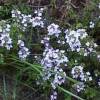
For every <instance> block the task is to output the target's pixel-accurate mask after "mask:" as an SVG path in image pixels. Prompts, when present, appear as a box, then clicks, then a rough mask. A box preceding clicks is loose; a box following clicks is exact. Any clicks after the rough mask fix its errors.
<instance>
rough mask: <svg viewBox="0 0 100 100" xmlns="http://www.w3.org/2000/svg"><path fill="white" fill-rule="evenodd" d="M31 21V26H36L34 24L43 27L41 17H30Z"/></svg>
mask: <svg viewBox="0 0 100 100" xmlns="http://www.w3.org/2000/svg"><path fill="white" fill-rule="evenodd" d="M31 22H32V26H33V27H36V26H40V27H44V22H43V21H42V18H41V17H33V18H32V19H31Z"/></svg>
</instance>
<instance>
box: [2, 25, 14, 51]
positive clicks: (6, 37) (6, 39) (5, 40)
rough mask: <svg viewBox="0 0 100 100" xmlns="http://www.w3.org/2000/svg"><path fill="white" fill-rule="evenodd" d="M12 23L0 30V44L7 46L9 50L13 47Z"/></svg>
mask: <svg viewBox="0 0 100 100" xmlns="http://www.w3.org/2000/svg"><path fill="white" fill-rule="evenodd" d="M10 27H11V26H10V25H9V24H7V25H6V26H4V27H3V28H2V30H1V32H0V46H1V47H6V48H7V50H10V49H11V48H12V39H11V38H10V34H9V33H10Z"/></svg>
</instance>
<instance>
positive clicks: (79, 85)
mask: <svg viewBox="0 0 100 100" xmlns="http://www.w3.org/2000/svg"><path fill="white" fill-rule="evenodd" d="M74 87H75V89H76V91H77V92H81V91H83V90H85V85H84V83H83V82H78V83H77V84H74Z"/></svg>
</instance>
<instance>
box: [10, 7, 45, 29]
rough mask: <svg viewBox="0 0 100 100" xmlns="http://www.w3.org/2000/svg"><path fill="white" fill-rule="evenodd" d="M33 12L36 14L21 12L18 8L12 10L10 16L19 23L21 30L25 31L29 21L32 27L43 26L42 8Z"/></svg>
mask: <svg viewBox="0 0 100 100" xmlns="http://www.w3.org/2000/svg"><path fill="white" fill-rule="evenodd" d="M34 13H36V14H37V16H35V17H32V15H30V14H29V15H26V14H23V13H21V12H20V11H19V10H12V18H15V19H16V21H17V22H18V23H20V27H21V28H23V31H25V29H26V27H27V26H28V24H29V23H31V24H32V26H33V27H36V26H40V27H44V22H43V20H42V13H43V8H41V9H40V10H38V11H37V10H35V12H34Z"/></svg>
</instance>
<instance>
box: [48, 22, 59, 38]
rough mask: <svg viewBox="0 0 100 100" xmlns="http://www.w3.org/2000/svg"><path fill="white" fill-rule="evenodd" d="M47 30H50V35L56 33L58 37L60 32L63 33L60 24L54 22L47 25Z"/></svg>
mask: <svg viewBox="0 0 100 100" xmlns="http://www.w3.org/2000/svg"><path fill="white" fill-rule="evenodd" d="M47 30H48V35H55V36H56V37H58V36H59V34H60V33H61V31H60V29H59V26H58V25H57V24H54V23H52V24H50V25H49V26H48V27H47Z"/></svg>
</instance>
